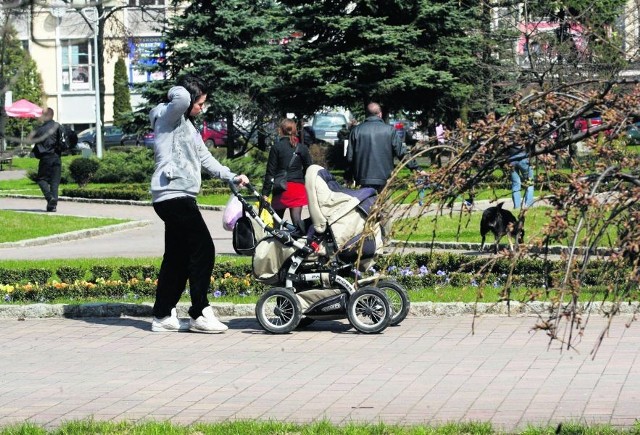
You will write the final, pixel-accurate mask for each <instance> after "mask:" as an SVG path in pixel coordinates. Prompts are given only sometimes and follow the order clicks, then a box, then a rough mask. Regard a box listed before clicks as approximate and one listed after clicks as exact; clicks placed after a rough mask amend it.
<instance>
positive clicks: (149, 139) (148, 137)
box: [142, 131, 156, 148]
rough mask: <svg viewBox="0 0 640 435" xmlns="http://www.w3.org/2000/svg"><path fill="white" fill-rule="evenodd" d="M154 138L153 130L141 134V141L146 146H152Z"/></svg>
mask: <svg viewBox="0 0 640 435" xmlns="http://www.w3.org/2000/svg"><path fill="white" fill-rule="evenodd" d="M155 140H156V134H155V133H154V132H153V131H147V132H146V133H145V134H143V135H142V143H143V144H144V146H146V147H147V148H153V145H154V144H155Z"/></svg>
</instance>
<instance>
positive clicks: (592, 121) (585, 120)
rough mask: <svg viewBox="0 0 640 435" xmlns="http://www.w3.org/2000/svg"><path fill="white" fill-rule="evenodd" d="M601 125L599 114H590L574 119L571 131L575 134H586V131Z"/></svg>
mask: <svg viewBox="0 0 640 435" xmlns="http://www.w3.org/2000/svg"><path fill="white" fill-rule="evenodd" d="M598 125H602V116H601V115H600V112H590V113H588V114H585V116H581V117H579V118H577V119H576V121H575V122H574V124H573V129H574V130H575V131H576V133H577V132H582V133H586V132H587V130H589V129H591V128H593V127H596V126H598Z"/></svg>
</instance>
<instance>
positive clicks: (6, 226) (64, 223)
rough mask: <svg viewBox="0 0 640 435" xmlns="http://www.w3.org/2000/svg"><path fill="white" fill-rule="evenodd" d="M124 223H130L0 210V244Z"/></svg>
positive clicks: (120, 220)
mask: <svg viewBox="0 0 640 435" xmlns="http://www.w3.org/2000/svg"><path fill="white" fill-rule="evenodd" d="M124 222H129V221H128V220H126V219H112V218H92V217H76V216H59V215H55V214H52V213H33V212H20V211H12V210H0V228H2V232H0V243H5V242H17V241H19V240H26V239H33V238H36V237H45V236H52V235H55V234H61V233H67V232H70V231H78V230H86V229H90V228H99V227H104V226H108V225H115V224H120V223H124Z"/></svg>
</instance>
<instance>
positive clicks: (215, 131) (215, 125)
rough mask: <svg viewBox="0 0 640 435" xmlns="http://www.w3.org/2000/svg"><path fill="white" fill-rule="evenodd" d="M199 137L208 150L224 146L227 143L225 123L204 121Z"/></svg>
mask: <svg viewBox="0 0 640 435" xmlns="http://www.w3.org/2000/svg"><path fill="white" fill-rule="evenodd" d="M200 135H201V136H202V140H203V141H204V143H205V145H206V146H207V147H209V148H211V147H221V146H225V145H226V142H227V123H226V122H224V121H205V122H203V123H202V129H201V130H200Z"/></svg>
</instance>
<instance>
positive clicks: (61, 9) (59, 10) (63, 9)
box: [50, 0, 102, 159]
mask: <svg viewBox="0 0 640 435" xmlns="http://www.w3.org/2000/svg"><path fill="white" fill-rule="evenodd" d="M67 7H68V5H67V4H66V3H64V2H63V1H61V0H57V1H55V2H54V3H53V4H52V5H51V9H50V12H51V15H53V16H54V17H55V18H56V51H57V52H58V54H57V56H58V68H57V69H58V104H61V101H62V96H61V95H60V92H61V91H60V89H61V86H60V83H62V76H61V74H62V70H61V69H60V65H62V59H61V56H62V54H61V51H60V33H59V27H60V20H61V19H62V17H64V16H65V14H66V13H67ZM80 14H81V15H82V16H83V17H84V19H85V20H86V21H87V23H89V26H90V27H91V30H92V31H93V59H94V60H93V71H94V73H93V75H94V86H95V100H96V101H95V106H96V110H95V112H96V154H97V156H98V158H99V159H101V158H102V123H101V122H100V71H99V66H98V21H99V19H100V17H99V16H98V9H97V8H95V7H87V8H82V9H81V10H80ZM89 14H91V16H92V17H93V19H92V18H89Z"/></svg>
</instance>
